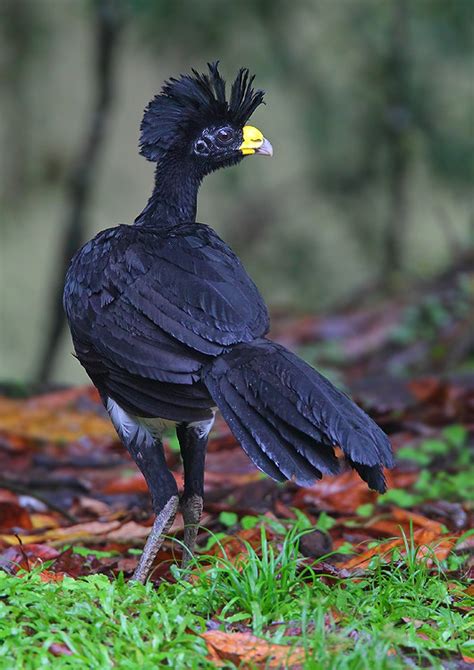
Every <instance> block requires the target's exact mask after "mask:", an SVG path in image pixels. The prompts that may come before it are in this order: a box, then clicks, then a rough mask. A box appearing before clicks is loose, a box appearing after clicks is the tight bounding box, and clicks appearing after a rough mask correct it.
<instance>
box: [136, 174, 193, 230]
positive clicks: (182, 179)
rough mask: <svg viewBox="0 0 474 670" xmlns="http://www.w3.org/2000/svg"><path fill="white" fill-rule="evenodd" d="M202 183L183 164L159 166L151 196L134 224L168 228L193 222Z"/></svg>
mask: <svg viewBox="0 0 474 670" xmlns="http://www.w3.org/2000/svg"><path fill="white" fill-rule="evenodd" d="M201 181H202V177H201V176H200V175H198V174H196V172H195V170H194V169H193V166H192V165H189V164H187V163H186V162H185V161H166V162H163V163H161V164H160V163H159V164H158V165H157V167H156V172H155V187H154V189H153V193H152V195H151V197H150V199H149V201H148V203H147V205H146V207H145V209H144V210H143V211H142V212H141V214H139V215H138V216H137V218H136V219H135V225H142V226H143V225H148V226H155V227H168V226H176V225H179V224H180V223H193V222H194V221H196V208H197V194H198V190H199V186H200V184H201Z"/></svg>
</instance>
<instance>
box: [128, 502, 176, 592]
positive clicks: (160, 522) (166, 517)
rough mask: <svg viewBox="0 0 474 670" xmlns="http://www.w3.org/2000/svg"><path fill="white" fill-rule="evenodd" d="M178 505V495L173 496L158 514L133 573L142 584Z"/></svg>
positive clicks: (135, 579)
mask: <svg viewBox="0 0 474 670" xmlns="http://www.w3.org/2000/svg"><path fill="white" fill-rule="evenodd" d="M178 505H179V498H178V496H172V497H171V498H170V499H169V500H168V502H167V503H166V505H165V506H164V507H163V509H162V510H161V512H159V513H158V514H157V515H156V519H155V522H154V524H153V528H152V529H151V532H150V534H149V536H148V539H147V541H146V544H145V547H144V549H143V554H142V555H141V557H140V561H139V563H138V565H137V568H136V570H135V572H134V573H133V577H132V580H133V581H135V582H140V583H142V584H144V583H145V581H146V578H147V577H148V575H149V573H150V570H151V566H152V565H153V561H154V560H155V557H156V554H157V553H158V550H159V549H160V547H161V545H162V543H163V536H164V535H165V533H166V532H167V531H168V530H169V529H170V527H171V525H172V523H173V521H174V518H175V516H176V512H177V511H178Z"/></svg>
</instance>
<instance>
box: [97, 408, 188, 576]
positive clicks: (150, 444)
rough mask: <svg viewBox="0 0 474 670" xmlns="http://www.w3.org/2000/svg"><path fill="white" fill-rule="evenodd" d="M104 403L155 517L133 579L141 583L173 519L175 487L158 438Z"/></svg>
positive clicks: (117, 409)
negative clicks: (145, 487)
mask: <svg viewBox="0 0 474 670" xmlns="http://www.w3.org/2000/svg"><path fill="white" fill-rule="evenodd" d="M105 403H106V407H107V410H108V412H109V415H110V418H111V419H112V423H113V424H114V426H115V429H116V431H117V433H118V434H119V436H120V438H121V440H122V442H123V444H124V445H125V447H126V448H127V451H128V452H129V454H130V456H131V457H132V458H133V460H134V461H135V463H136V464H137V465H138V467H139V468H140V470H141V472H142V474H143V476H144V477H145V480H146V483H147V485H148V489H149V491H150V494H151V499H152V503H153V509H154V511H155V515H156V517H155V522H154V524H153V527H152V529H151V532H150V534H149V536H148V539H147V541H146V544H145V547H144V549H143V554H142V555H141V557H140V561H139V562H138V566H137V568H136V570H135V572H134V573H133V577H132V579H133V580H135V581H137V582H142V583H143V582H145V580H146V578H147V577H148V574H149V572H150V570H151V566H152V565H153V561H154V559H155V557H156V554H157V553H158V550H159V548H160V547H161V544H162V542H163V536H164V535H165V533H166V532H167V531H168V530H169V528H170V527H171V524H172V523H173V521H174V518H175V516H176V512H177V510H178V505H179V496H178V487H177V484H176V481H175V478H174V477H173V475H172V474H171V472H170V471H169V469H168V465H167V464H166V459H165V454H164V451H163V444H162V442H161V439H160V437H159V434H158V433H153V432H152V431H151V430H150V429H149V428H148V427H146V426H145V425H143V423H142V422H141V421H140V420H139V419H137V418H136V417H133V416H130V415H129V414H127V413H126V412H125V411H124V410H123V409H122V408H121V407H120V406H119V405H118V404H117V403H116V402H114V401H113V400H111V399H110V398H109V399H106V400H105Z"/></svg>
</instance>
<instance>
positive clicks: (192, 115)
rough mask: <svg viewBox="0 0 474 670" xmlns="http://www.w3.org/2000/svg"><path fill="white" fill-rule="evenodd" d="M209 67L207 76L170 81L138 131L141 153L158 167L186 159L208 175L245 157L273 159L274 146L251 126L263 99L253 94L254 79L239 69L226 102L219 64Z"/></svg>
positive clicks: (150, 105) (187, 76) (154, 99)
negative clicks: (164, 163) (253, 115)
mask: <svg viewBox="0 0 474 670" xmlns="http://www.w3.org/2000/svg"><path fill="white" fill-rule="evenodd" d="M208 67H209V73H208V74H200V73H198V72H196V71H195V70H193V72H192V74H191V75H181V76H180V77H179V78H178V79H175V78H171V79H170V80H169V81H167V82H166V83H165V84H164V86H163V88H162V90H161V92H160V93H159V94H158V95H156V96H155V97H154V98H153V100H152V101H151V102H150V103H149V104H148V106H147V108H146V109H145V113H144V116H143V120H142V123H141V126H140V153H141V154H142V155H143V156H145V158H147V159H148V160H150V161H153V162H155V163H158V164H159V163H163V162H165V161H167V160H170V159H173V158H174V159H176V158H179V160H181V161H182V160H186V161H187V162H188V161H189V162H191V164H192V166H193V168H194V169H195V171H196V173H197V174H199V176H204V175H206V174H209V173H210V172H213V171H214V170H217V169H218V168H220V167H225V166H228V165H234V164H236V163H238V162H239V161H241V160H242V159H243V158H244V157H245V156H250V155H253V154H260V155H264V156H271V155H272V153H273V150H272V146H271V144H270V142H269V141H268V140H266V139H265V138H264V136H263V135H262V133H261V132H260V131H259V130H258V129H257V128H255V127H254V126H250V125H247V121H248V120H249V118H250V116H251V115H252V114H253V112H254V111H255V109H256V108H257V107H258V106H259V105H260V104H262V102H263V96H264V92H263V91H261V90H254V89H253V87H252V84H253V80H254V77H253V76H250V75H249V71H248V70H247V69H241V70H240V71H239V73H238V74H237V77H236V79H235V81H234V83H233V84H232V87H231V91H230V96H229V99H227V98H226V86H225V81H224V79H223V78H222V77H221V75H220V73H219V70H218V63H209V64H208Z"/></svg>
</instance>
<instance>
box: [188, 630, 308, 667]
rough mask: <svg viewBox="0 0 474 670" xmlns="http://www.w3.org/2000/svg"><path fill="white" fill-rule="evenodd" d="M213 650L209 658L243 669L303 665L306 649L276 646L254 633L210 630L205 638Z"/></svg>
mask: <svg viewBox="0 0 474 670" xmlns="http://www.w3.org/2000/svg"><path fill="white" fill-rule="evenodd" d="M201 637H202V638H204V640H205V641H206V644H207V647H208V649H209V658H210V660H212V661H214V662H215V663H216V665H223V663H222V662H223V661H231V662H233V663H235V664H238V666H239V667H240V668H244V667H255V666H264V667H265V668H284V667H289V666H291V665H294V664H296V663H301V662H302V661H303V659H304V650H303V649H302V648H301V647H290V646H289V645H281V644H272V643H271V642H267V641H266V640H262V639H261V638H258V637H255V636H254V635H251V634H250V633H225V632H223V631H217V630H214V631H209V632H207V633H203V634H202V635H201Z"/></svg>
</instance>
